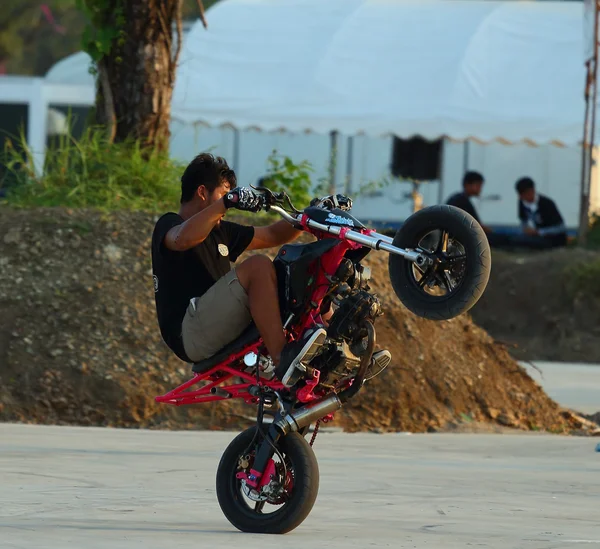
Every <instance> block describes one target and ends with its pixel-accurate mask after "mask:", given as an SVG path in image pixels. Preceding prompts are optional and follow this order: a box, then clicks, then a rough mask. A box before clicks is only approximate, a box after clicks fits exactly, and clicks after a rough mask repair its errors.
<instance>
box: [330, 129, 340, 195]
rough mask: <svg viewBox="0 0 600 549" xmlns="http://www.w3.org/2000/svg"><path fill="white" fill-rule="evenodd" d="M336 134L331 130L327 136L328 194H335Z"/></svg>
mask: <svg viewBox="0 0 600 549" xmlns="http://www.w3.org/2000/svg"><path fill="white" fill-rule="evenodd" d="M338 136H339V134H338V132H337V130H333V131H332V132H331V133H330V134H329V139H330V140H329V143H330V144H329V194H335V167H336V159H337V142H338Z"/></svg>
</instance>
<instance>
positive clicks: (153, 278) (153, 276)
mask: <svg viewBox="0 0 600 549" xmlns="http://www.w3.org/2000/svg"><path fill="white" fill-rule="evenodd" d="M152 280H154V293H156V292H158V277H157V276H156V275H152Z"/></svg>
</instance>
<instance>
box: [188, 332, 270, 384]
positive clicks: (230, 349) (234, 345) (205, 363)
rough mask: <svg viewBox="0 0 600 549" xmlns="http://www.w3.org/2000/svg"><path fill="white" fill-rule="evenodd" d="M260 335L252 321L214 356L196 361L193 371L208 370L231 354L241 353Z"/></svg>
mask: <svg viewBox="0 0 600 549" xmlns="http://www.w3.org/2000/svg"><path fill="white" fill-rule="evenodd" d="M259 337H260V334H259V333H258V328H257V327H256V325H255V324H254V322H252V323H251V324H250V325H249V326H248V327H247V328H246V329H245V330H244V331H243V332H242V333H241V334H240V335H239V336H238V337H237V338H236V339H234V340H233V341H231V342H230V343H227V345H225V347H223V348H222V349H221V350H219V351H217V352H216V353H215V354H214V355H213V356H210V357H208V358H205V359H204V360H201V361H200V362H195V363H194V364H193V366H192V372H194V373H195V374H202V373H204V372H207V371H208V370H210V369H211V368H213V367H214V366H216V365H217V364H219V362H223V361H224V360H225V359H226V358H228V357H229V356H230V355H232V354H234V353H239V352H240V351H241V350H242V349H243V348H244V347H246V346H247V345H250V344H251V343H254V342H255V341H256V340H257V339H258V338H259Z"/></svg>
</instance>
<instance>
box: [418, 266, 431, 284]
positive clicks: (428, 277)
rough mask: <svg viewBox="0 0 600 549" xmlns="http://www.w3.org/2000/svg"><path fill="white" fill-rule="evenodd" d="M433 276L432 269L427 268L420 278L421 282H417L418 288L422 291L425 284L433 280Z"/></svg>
mask: <svg viewBox="0 0 600 549" xmlns="http://www.w3.org/2000/svg"><path fill="white" fill-rule="evenodd" d="M434 276H435V273H434V270H433V267H429V269H427V270H426V271H425V272H424V273H423V276H422V277H421V280H419V288H421V289H423V288H424V287H425V284H427V283H428V282H430V281H431V279H433V278H434Z"/></svg>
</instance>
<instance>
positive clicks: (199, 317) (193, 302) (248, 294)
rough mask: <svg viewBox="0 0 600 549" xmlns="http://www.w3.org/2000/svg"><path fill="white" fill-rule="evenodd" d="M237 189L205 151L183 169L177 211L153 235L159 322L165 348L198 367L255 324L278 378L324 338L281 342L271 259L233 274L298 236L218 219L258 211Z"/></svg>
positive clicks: (319, 333) (318, 332)
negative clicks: (232, 211)
mask: <svg viewBox="0 0 600 549" xmlns="http://www.w3.org/2000/svg"><path fill="white" fill-rule="evenodd" d="M235 186H236V176H235V173H234V172H233V170H231V169H230V168H229V166H228V165H227V162H226V161H225V160H224V159H223V158H220V157H216V158H215V157H214V156H212V155H210V154H206V153H203V154H200V155H198V156H197V157H196V158H195V159H194V160H193V161H192V162H191V163H190V165H189V166H188V167H187V168H186V170H185V172H184V174H183V176H182V178H181V205H180V208H179V212H178V213H174V212H170V213H167V214H165V215H163V216H162V217H161V218H160V219H159V220H158V221H157V223H156V225H155V228H154V232H153V235H152V270H153V278H154V292H155V300H156V310H157V315H158V322H159V326H160V330H161V334H162V336H163V339H164V341H165V343H166V344H167V345H168V346H169V347H170V348H171V349H172V350H173V351H174V352H175V354H176V355H177V356H179V358H181V359H182V360H184V361H187V362H199V361H201V360H204V359H205V358H208V357H210V356H212V355H214V354H215V353H216V352H218V351H219V350H220V349H222V348H223V347H224V346H225V345H226V344H227V343H229V342H230V341H232V340H234V339H235V338H237V337H238V336H239V335H240V334H241V333H242V332H243V331H244V330H245V328H247V327H248V325H249V324H250V323H251V321H252V320H254V323H255V324H256V327H257V328H258V330H259V332H260V335H261V336H262V339H263V341H264V343H265V345H266V347H267V349H268V351H269V354H270V356H271V358H272V359H273V361H274V363H275V364H276V365H278V366H279V367H278V368H277V370H276V373H277V375H278V377H279V378H280V379H283V377H284V376H285V374H286V373H288V370H289V371H290V372H291V371H293V369H294V368H295V363H296V362H297V361H298V360H300V358H302V357H305V358H306V357H307V356H308V353H311V352H313V351H314V350H315V346H316V348H317V349H318V345H319V343H321V342H322V341H323V340H324V339H325V335H326V332H325V330H324V329H322V328H316V329H315V330H313V331H311V332H310V333H308V334H305V337H304V338H303V339H300V340H299V341H298V342H294V343H290V344H286V339H285V335H284V332H283V326H282V322H281V313H280V310H279V300H278V294H277V278H276V274H275V268H274V266H273V263H272V261H271V260H270V259H269V258H268V257H267V256H263V255H255V256H252V257H250V258H248V259H246V260H245V261H244V262H242V263H241V264H240V265H239V266H237V267H236V268H235V269H232V268H231V262H235V261H236V260H237V258H238V257H239V256H240V254H242V252H244V251H245V250H258V249H265V248H272V247H276V246H281V245H282V244H285V243H286V242H290V241H291V240H294V239H295V238H296V237H297V236H298V235H299V234H300V231H298V230H296V229H294V228H293V227H292V226H291V225H290V224H289V223H287V222H286V221H279V222H277V223H274V224H272V225H269V226H267V227H251V226H244V225H239V224H237V223H231V222H228V221H222V218H223V217H224V216H225V213H226V212H227V210H228V209H229V208H232V207H235V208H238V209H240V210H245V211H251V212H256V211H258V209H259V197H258V196H257V195H256V193H255V192H254V191H253V190H252V189H251V188H246V187H235Z"/></svg>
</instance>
